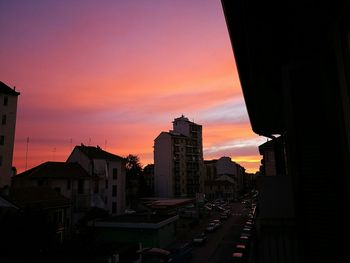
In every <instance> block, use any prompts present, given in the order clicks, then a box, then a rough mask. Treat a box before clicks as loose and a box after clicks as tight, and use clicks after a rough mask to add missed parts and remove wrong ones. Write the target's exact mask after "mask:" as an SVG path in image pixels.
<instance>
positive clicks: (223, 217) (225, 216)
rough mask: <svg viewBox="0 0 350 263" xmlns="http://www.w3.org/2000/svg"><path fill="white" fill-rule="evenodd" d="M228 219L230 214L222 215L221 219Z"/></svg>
mask: <svg viewBox="0 0 350 263" xmlns="http://www.w3.org/2000/svg"><path fill="white" fill-rule="evenodd" d="M227 218H228V214H226V213H221V214H220V219H227Z"/></svg>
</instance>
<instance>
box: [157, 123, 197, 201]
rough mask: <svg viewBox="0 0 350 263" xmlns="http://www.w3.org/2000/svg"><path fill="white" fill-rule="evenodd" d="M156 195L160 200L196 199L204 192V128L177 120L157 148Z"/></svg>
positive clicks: (159, 137) (158, 141) (160, 136)
mask: <svg viewBox="0 0 350 263" xmlns="http://www.w3.org/2000/svg"><path fill="white" fill-rule="evenodd" d="M154 165H155V192H156V196H159V197H174V196H182V197H195V196H196V194H197V193H203V192H204V178H203V176H204V162H203V143H202V126H201V125H198V124H195V123H193V122H190V121H188V119H187V118H185V117H181V118H177V119H175V120H174V122H173V130H172V131H170V132H169V133H166V132H162V133H161V134H160V135H159V136H158V137H157V138H156V139H155V144H154Z"/></svg>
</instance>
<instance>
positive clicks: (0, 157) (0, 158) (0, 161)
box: [0, 156, 2, 166]
mask: <svg viewBox="0 0 350 263" xmlns="http://www.w3.org/2000/svg"><path fill="white" fill-rule="evenodd" d="M0 166H2V156H0Z"/></svg>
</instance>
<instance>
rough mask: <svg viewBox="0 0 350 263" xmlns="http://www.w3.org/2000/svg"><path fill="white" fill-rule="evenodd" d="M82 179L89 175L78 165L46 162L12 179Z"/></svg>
mask: <svg viewBox="0 0 350 263" xmlns="http://www.w3.org/2000/svg"><path fill="white" fill-rule="evenodd" d="M18 177H30V178H72V179H74V178H83V177H89V174H88V173H87V172H86V171H85V170H84V169H83V168H82V167H81V166H80V164H78V163H66V162H46V163H42V164H40V165H38V166H35V167H33V168H31V169H29V170H27V171H25V172H23V173H20V174H18V175H15V176H14V177H13V178H18Z"/></svg>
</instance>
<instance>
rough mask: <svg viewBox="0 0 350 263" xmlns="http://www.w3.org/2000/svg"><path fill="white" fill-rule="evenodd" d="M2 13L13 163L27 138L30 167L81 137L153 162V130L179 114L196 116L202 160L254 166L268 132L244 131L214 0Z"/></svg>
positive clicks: (35, 7)
mask: <svg viewBox="0 0 350 263" xmlns="http://www.w3.org/2000/svg"><path fill="white" fill-rule="evenodd" d="M0 14H1V16H0V32H1V34H2V36H6V37H4V38H3V39H2V42H1V44H0V45H1V49H0V59H1V61H4V62H6V63H2V64H1V65H0V72H1V75H0V80H1V81H3V82H4V83H6V84H7V85H10V86H12V87H13V86H16V88H17V90H18V91H19V92H21V95H20V96H19V98H18V111H17V124H16V126H17V127H16V139H15V150H14V162H13V165H14V166H16V167H17V170H18V172H22V171H23V170H24V169H25V159H26V138H27V137H29V138H30V142H29V145H28V146H29V148H28V150H29V151H28V164H27V168H28V169H29V168H31V167H33V166H36V165H38V164H40V163H41V162H45V161H50V160H55V161H65V160H66V159H67V158H68V156H69V154H70V151H71V149H72V147H74V146H75V145H80V144H81V143H84V144H86V145H88V144H90V145H94V146H96V145H99V146H100V147H102V148H106V150H107V151H110V152H112V153H114V154H117V155H120V156H126V155H127V154H129V153H131V154H136V155H138V156H139V157H140V159H141V162H142V164H143V165H146V164H148V163H153V140H154V139H155V138H156V137H157V136H158V134H159V133H160V132H161V131H168V130H170V129H171V122H172V121H173V119H174V118H176V117H179V116H180V115H181V114H184V115H185V116H186V117H188V118H189V119H191V120H194V121H195V122H196V123H198V124H201V125H203V148H204V149H203V151H204V158H205V159H212V158H220V157H222V156H229V157H231V158H232V160H234V161H236V162H238V163H240V164H241V165H242V166H244V167H245V168H246V169H247V171H248V172H255V171H257V170H258V169H259V165H260V159H261V158H260V156H259V153H258V149H257V146H258V145H259V144H261V143H263V142H265V141H266V140H265V139H264V138H260V137H258V136H257V135H255V134H254V133H253V132H252V130H251V127H250V123H249V119H248V115H247V112H246V108H245V104H244V99H243V95H242V91H241V87H240V82H239V77H238V73H237V69H236V65H235V62H234V56H233V52H232V48H231V44H230V40H229V37H228V32H227V27H226V24H225V19H224V16H223V12H222V8H221V3H220V1H219V0H218V1H212V0H207V1H199V0H192V1H184V0H179V1H176V3H175V2H173V1H152V2H150V1H138V2H137V3H136V2H133V1H117V2H115V1H105V2H103V3H100V2H97V1H93V0H91V1H74V2H71V1H59V2H54V1H37V2H35V3H26V2H24V3H23V2H21V1H17V0H14V1H11V2H6V3H5V2H1V3H0ZM71 141H72V142H71ZM89 141H90V143H89ZM105 145H106V147H105Z"/></svg>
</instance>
